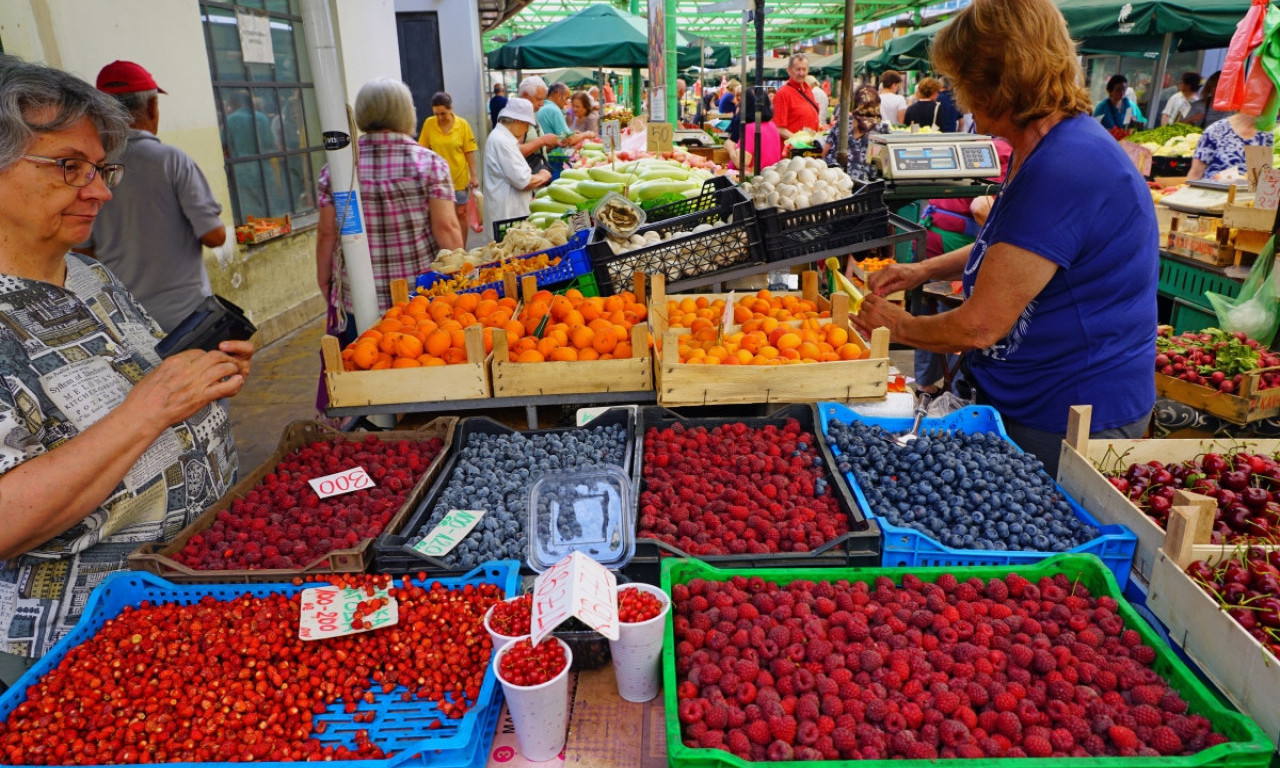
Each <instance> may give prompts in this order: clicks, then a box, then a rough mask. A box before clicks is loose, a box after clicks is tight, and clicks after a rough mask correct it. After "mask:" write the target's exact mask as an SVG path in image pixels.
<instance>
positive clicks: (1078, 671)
mask: <svg viewBox="0 0 1280 768" xmlns="http://www.w3.org/2000/svg"><path fill="white" fill-rule="evenodd" d="M672 598H673V606H672V609H673V611H674V614H675V615H674V618H673V622H674V628H675V639H676V647H675V658H676V675H677V679H678V681H679V682H678V690H677V697H678V700H679V702H680V708H679V713H678V716H679V720H680V723H681V737H682V740H683V741H684V743H685V744H686V745H688V746H690V747H712V748H716V749H723V750H725V751H728V752H732V753H733V754H735V755H737V756H739V757H741V758H743V759H746V760H752V761H764V760H769V761H773V760H776V759H780V758H781V757H786V756H790V759H794V760H857V759H865V760H885V759H895V758H907V759H930V760H936V759H947V758H956V757H965V758H983V757H987V758H992V757H1027V756H1031V757H1089V756H1094V757H1097V756H1107V755H1109V756H1135V755H1144V756H1158V755H1177V754H1188V753H1194V752H1198V751H1200V750H1202V749H1205V748H1206V747H1209V746H1212V745H1215V744H1220V743H1223V742H1225V741H1227V738H1226V737H1225V736H1223V735H1221V734H1218V733H1214V732H1213V730H1212V728H1211V726H1210V724H1209V721H1208V720H1207V719H1205V718H1204V717H1203V716H1201V715H1198V714H1192V713H1189V712H1188V711H1187V703H1186V701H1184V700H1183V699H1182V697H1181V696H1180V695H1179V694H1178V693H1177V692H1176V691H1174V690H1173V689H1171V688H1170V687H1169V685H1168V683H1167V682H1166V681H1165V680H1164V679H1162V678H1161V677H1160V675H1159V674H1157V673H1156V671H1155V670H1154V669H1152V666H1151V665H1152V663H1153V662H1154V660H1155V658H1156V654H1155V651H1154V649H1152V648H1151V647H1149V646H1146V645H1144V644H1143V643H1142V636H1141V635H1139V634H1138V633H1137V632H1136V631H1134V630H1130V629H1126V628H1125V625H1124V619H1123V618H1122V616H1121V615H1120V613H1119V612H1118V609H1119V606H1118V605H1117V603H1116V601H1115V600H1113V599H1111V598H1109V597H1105V596H1103V597H1096V598H1095V597H1093V596H1092V595H1090V594H1089V592H1088V590H1087V589H1085V588H1083V587H1082V586H1081V585H1080V584H1078V583H1073V581H1072V580H1070V579H1069V578H1068V577H1067V576H1066V575H1064V574H1060V575H1058V576H1055V577H1054V578H1052V579H1050V578H1044V579H1041V580H1040V581H1039V582H1038V583H1032V582H1031V581H1029V580H1027V579H1025V578H1022V577H1021V576H1018V575H1016V574H1010V575H1008V576H1007V577H1006V578H1004V579H992V580H990V581H987V582H984V581H982V580H980V579H977V578H970V579H968V580H965V581H960V580H958V579H957V578H956V577H954V576H950V575H947V576H944V577H942V578H941V579H939V580H938V582H937V583H924V582H922V581H921V580H920V579H918V578H916V577H914V576H911V575H908V576H906V577H904V579H903V582H902V584H901V585H899V584H895V583H894V582H893V581H892V580H891V579H889V578H887V577H885V576H881V577H879V578H877V579H876V580H875V582H874V583H870V584H868V583H862V582H854V583H850V582H848V581H843V580H842V581H834V582H812V581H795V582H793V583H791V584H787V585H779V584H775V583H771V582H766V581H764V580H763V579H761V578H759V577H754V578H747V577H744V576H735V577H733V578H731V579H730V580H728V581H725V582H712V581H707V580H704V579H694V580H692V581H690V582H689V583H688V584H681V585H677V586H675V587H674V588H673V590H672ZM748 608H749V609H750V610H749V611H747V610H746V609H748ZM744 612H745V613H744Z"/></svg>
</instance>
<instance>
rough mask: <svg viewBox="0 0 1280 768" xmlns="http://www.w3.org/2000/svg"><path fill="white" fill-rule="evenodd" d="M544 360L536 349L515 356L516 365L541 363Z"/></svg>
mask: <svg viewBox="0 0 1280 768" xmlns="http://www.w3.org/2000/svg"><path fill="white" fill-rule="evenodd" d="M545 359H546V358H544V357H543V356H542V353H541V352H539V351H538V350H536V349H527V350H525V351H524V352H521V353H520V354H519V355H517V356H516V362H517V363H541V362H543V361H544V360H545Z"/></svg>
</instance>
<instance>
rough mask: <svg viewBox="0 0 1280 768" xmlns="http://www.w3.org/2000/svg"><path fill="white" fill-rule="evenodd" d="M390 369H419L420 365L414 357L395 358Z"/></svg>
mask: <svg viewBox="0 0 1280 768" xmlns="http://www.w3.org/2000/svg"><path fill="white" fill-rule="evenodd" d="M391 367H392V368H421V367H422V363H420V362H418V358H416V357H397V358H396V359H395V360H393V361H392V362H391Z"/></svg>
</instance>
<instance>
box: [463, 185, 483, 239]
mask: <svg viewBox="0 0 1280 768" xmlns="http://www.w3.org/2000/svg"><path fill="white" fill-rule="evenodd" d="M483 202H484V197H483V196H482V195H481V194H480V190H478V189H473V190H471V194H470V195H468V196H467V226H469V227H471V231H472V232H483V231H484V212H483V211H481V210H480V205H481V204H482V203H483Z"/></svg>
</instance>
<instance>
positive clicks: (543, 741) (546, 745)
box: [494, 635, 573, 762]
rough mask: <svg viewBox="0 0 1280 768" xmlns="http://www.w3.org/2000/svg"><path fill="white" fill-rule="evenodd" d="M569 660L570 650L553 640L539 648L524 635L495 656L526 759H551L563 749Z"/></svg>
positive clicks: (567, 709) (566, 718)
mask: <svg viewBox="0 0 1280 768" xmlns="http://www.w3.org/2000/svg"><path fill="white" fill-rule="evenodd" d="M572 661H573V652H572V651H570V650H569V646H568V645H567V644H566V643H565V642H564V641H563V640H561V639H559V638H558V637H555V636H553V635H549V636H547V637H546V638H544V639H543V640H542V641H541V642H539V643H538V644H537V645H534V644H533V643H532V641H531V638H530V637H529V636H528V635H526V636H524V637H521V638H515V639H512V641H511V642H508V643H506V644H505V645H503V646H502V647H501V648H499V649H498V650H497V651H495V656H494V665H495V668H496V669H497V671H498V682H499V683H501V684H502V692H503V695H504V696H506V699H507V709H508V710H509V711H510V712H511V720H512V722H513V723H514V724H515V727H516V740H517V741H518V742H519V743H520V754H522V755H524V757H525V759H527V760H530V761H532V762H542V761H544V760H550V759H552V758H554V757H556V756H557V755H559V754H560V753H561V751H563V750H564V743H565V735H566V732H567V729H568V726H569V665H570V664H571V663H572Z"/></svg>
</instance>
